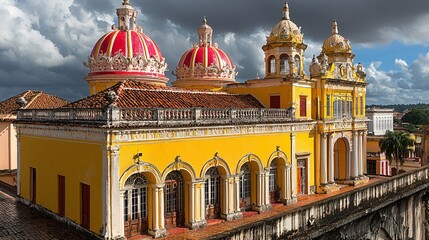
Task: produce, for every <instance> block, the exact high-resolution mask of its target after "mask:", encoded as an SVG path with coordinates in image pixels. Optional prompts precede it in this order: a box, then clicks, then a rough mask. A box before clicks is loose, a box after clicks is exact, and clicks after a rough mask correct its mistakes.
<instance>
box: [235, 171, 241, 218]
mask: <svg viewBox="0 0 429 240" xmlns="http://www.w3.org/2000/svg"><path fill="white" fill-rule="evenodd" d="M233 185H234V193H235V194H234V200H235V201H234V202H235V204H234V212H235V213H237V214H238V217H239V218H242V217H243V215H242V213H241V209H240V186H239V185H240V175H235V176H234V177H233Z"/></svg>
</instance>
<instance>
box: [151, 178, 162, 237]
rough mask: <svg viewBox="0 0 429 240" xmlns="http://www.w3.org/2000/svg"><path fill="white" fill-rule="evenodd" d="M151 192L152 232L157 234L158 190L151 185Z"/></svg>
mask: <svg viewBox="0 0 429 240" xmlns="http://www.w3.org/2000/svg"><path fill="white" fill-rule="evenodd" d="M152 191H153V203H154V214H153V227H154V229H153V230H154V232H158V230H159V215H160V214H159V213H160V211H159V208H160V205H161V204H160V202H159V201H158V198H159V189H158V187H157V186H156V185H155V184H153V185H152Z"/></svg>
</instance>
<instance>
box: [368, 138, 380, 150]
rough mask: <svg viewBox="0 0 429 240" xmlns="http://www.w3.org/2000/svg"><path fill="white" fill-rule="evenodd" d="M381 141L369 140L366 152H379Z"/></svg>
mask: <svg viewBox="0 0 429 240" xmlns="http://www.w3.org/2000/svg"><path fill="white" fill-rule="evenodd" d="M378 142H379V139H371V138H367V140H366V151H367V152H375V153H376V152H379V151H380V147H379V146H378Z"/></svg>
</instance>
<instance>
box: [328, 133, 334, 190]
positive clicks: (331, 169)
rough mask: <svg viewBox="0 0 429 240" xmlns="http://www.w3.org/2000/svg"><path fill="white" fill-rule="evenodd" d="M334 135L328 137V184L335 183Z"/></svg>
mask: <svg viewBox="0 0 429 240" xmlns="http://www.w3.org/2000/svg"><path fill="white" fill-rule="evenodd" d="M334 145H335V143H334V133H331V134H330V135H329V183H330V184H333V183H335V174H334V169H335V163H334Z"/></svg>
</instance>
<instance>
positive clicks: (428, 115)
mask: <svg viewBox="0 0 429 240" xmlns="http://www.w3.org/2000/svg"><path fill="white" fill-rule="evenodd" d="M402 122H407V123H410V124H414V125H429V108H414V109H412V110H411V111H409V112H408V113H406V114H405V115H404V116H403V117H402Z"/></svg>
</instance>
